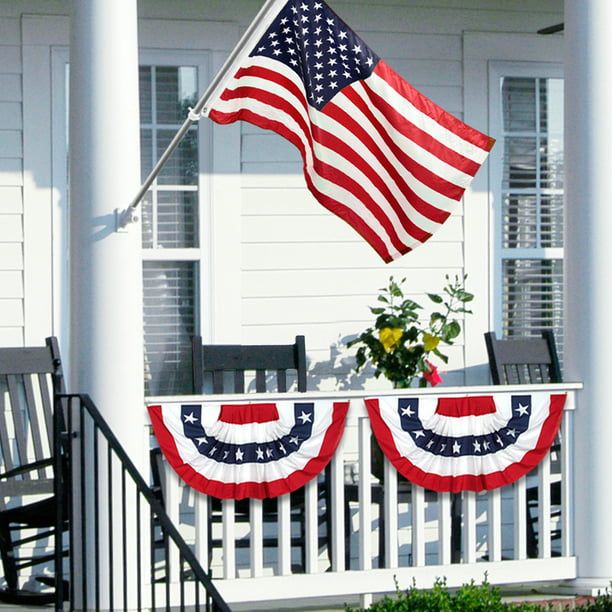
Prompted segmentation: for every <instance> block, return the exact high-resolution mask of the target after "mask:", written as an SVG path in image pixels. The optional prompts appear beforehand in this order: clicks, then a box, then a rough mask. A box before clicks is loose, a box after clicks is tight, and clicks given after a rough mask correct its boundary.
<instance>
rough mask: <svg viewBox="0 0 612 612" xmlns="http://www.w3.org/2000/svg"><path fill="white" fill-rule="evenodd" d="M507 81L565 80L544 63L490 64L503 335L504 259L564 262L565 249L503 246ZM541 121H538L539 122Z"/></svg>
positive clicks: (497, 310) (495, 314) (498, 325)
mask: <svg viewBox="0 0 612 612" xmlns="http://www.w3.org/2000/svg"><path fill="white" fill-rule="evenodd" d="M504 77H527V78H538V77H539V78H557V79H562V78H563V68H562V66H561V65H559V64H553V63H544V62H528V63H517V62H491V63H490V65H489V91H490V95H489V116H490V118H491V132H490V134H491V136H493V138H495V139H496V140H497V142H498V143H499V151H498V152H497V153H498V154H497V155H495V156H493V157H492V159H491V167H490V176H491V195H492V204H493V205H492V206H491V212H492V215H491V230H492V233H493V245H494V247H493V253H492V261H491V265H492V268H493V270H492V275H491V276H492V290H491V295H492V304H491V308H492V313H491V320H492V323H493V330H494V331H495V332H496V333H497V334H498V336H499V335H501V333H502V330H503V280H504V279H503V261H504V259H542V260H546V259H561V260H562V259H563V248H562V247H559V248H537V249H536V248H512V249H510V248H504V246H503V227H502V219H501V217H502V215H503V197H504V196H503V193H502V180H503V151H502V148H503V138H504V135H503V118H502V92H501V80H502V78H504ZM538 120H539V118H538Z"/></svg>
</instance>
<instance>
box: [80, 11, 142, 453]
mask: <svg viewBox="0 0 612 612" xmlns="http://www.w3.org/2000/svg"><path fill="white" fill-rule="evenodd" d="M139 186H140V145H139V109H138V38H137V9H136V0H74V1H73V15H72V43H71V55H70V216H71V227H70V231H71V234H70V243H71V252H70V260H71V309H72V310H71V348H72V352H71V356H72V359H71V361H72V363H71V366H72V367H71V370H72V379H71V385H72V387H73V389H75V390H78V391H79V392H84V393H88V394H90V395H91V397H92V399H93V401H94V402H95V403H96V404H97V406H98V407H99V409H100V411H101V412H102V414H103V415H104V417H105V418H106V419H107V421H108V422H109V424H110V426H111V427H112V429H113V431H114V432H115V433H116V435H117V436H118V438H119V440H120V441H121V443H122V444H123V445H124V446H125V447H126V450H127V451H128V454H129V455H130V456H131V457H132V458H133V459H134V460H135V461H136V463H137V464H138V463H140V462H141V459H140V457H141V455H142V451H143V436H142V435H141V434H142V432H143V427H144V407H143V402H144V386H143V349H142V342H143V341H142V334H143V332H142V270H141V265H142V264H141V254H140V226H139V225H132V226H129V227H128V229H127V231H125V232H116V231H115V220H114V214H113V211H114V209H115V208H122V209H123V208H125V207H126V206H127V205H128V203H129V202H130V201H131V199H132V198H133V197H134V194H135V193H136V191H137V190H138V187H139Z"/></svg>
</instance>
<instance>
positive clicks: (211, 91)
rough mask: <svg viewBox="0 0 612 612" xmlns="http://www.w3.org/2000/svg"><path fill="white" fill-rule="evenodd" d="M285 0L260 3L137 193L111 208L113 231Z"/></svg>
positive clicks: (130, 217) (127, 219) (130, 218)
mask: <svg viewBox="0 0 612 612" xmlns="http://www.w3.org/2000/svg"><path fill="white" fill-rule="evenodd" d="M285 2H286V0H266V2H265V3H264V5H263V6H262V7H261V9H260V10H259V12H258V13H257V15H256V16H255V19H253V21H252V22H251V24H250V25H249V27H248V28H247V29H246V31H245V33H244V34H243V35H242V37H241V38H240V40H239V41H238V44H237V45H236V46H235V47H234V49H233V51H232V52H231V53H230V55H229V57H228V58H227V60H225V62H224V64H223V66H222V67H221V70H219V72H218V73H217V74H216V75H215V77H214V78H213V80H212V81H211V82H210V84H209V85H208V87H207V88H206V90H205V91H204V93H203V94H202V96H201V97H200V99H199V100H198V102H197V104H196V105H195V106H194V107H193V108H190V109H189V114H188V115H187V118H186V119H185V121H184V122H183V125H182V126H181V127H180V128H179V130H178V132H177V133H176V134H175V135H174V138H173V139H172V140H171V141H170V144H168V146H167V147H166V150H165V151H164V152H163V153H162V155H161V157H160V158H159V161H158V162H157V163H156V164H155V166H154V167H153V169H152V170H151V172H150V173H149V176H147V178H146V179H145V181H144V183H143V184H142V185H141V187H140V189H139V190H138V193H136V195H135V196H134V199H133V200H132V201H131V202H130V205H129V206H128V207H127V208H126V209H125V210H123V211H120V210H115V226H116V228H115V229H116V231H118V230H121V229H123V228H124V227H125V226H126V225H128V224H130V223H134V222H135V221H137V220H138V217H137V216H136V214H135V213H136V208H137V207H138V205H139V204H140V203H141V201H142V198H144V196H145V194H146V193H147V191H148V190H149V188H150V187H151V185H152V184H153V182H154V181H155V179H156V178H157V176H158V175H159V173H160V172H161V170H162V168H163V167H164V165H165V164H166V162H167V161H168V159H169V158H170V156H171V155H172V153H174V150H175V149H176V148H177V147H178V146H179V144H180V142H181V140H183V138H184V137H185V134H186V133H187V132H188V131H189V128H190V127H191V126H192V125H193V124H194V123H195V122H196V121H199V119H200V118H201V117H202V113H203V112H204V111H205V110H206V105H207V104H208V102H209V101H210V100H211V99H212V98H214V96H215V95H216V94H217V92H218V90H219V89H220V87H221V85H222V84H224V82H225V80H226V79H227V75H228V73H229V74H233V72H230V69H231V67H232V65H233V64H234V63H235V62H236V60H237V59H238V58H239V57H240V56H241V55H242V52H243V50H244V47H245V46H246V44H247V43H248V42H249V41H250V40H251V39H252V38H254V35H255V34H259V35H260V36H261V33H260V30H263V29H264V28H265V27H267V25H268V21H267V19H266V18H267V17H268V14H269V13H270V12H271V11H272V9H273V8H275V6H276V5H280V4H284V3H285Z"/></svg>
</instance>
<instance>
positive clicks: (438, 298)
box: [427, 293, 443, 304]
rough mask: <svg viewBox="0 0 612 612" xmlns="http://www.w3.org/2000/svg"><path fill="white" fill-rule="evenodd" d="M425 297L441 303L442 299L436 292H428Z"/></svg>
mask: <svg viewBox="0 0 612 612" xmlns="http://www.w3.org/2000/svg"><path fill="white" fill-rule="evenodd" d="M427 297H428V298H429V299H430V300H431V301H432V302H434V303H436V304H441V303H442V301H443V300H442V298H441V297H440V296H439V295H438V294H437V293H428V294H427Z"/></svg>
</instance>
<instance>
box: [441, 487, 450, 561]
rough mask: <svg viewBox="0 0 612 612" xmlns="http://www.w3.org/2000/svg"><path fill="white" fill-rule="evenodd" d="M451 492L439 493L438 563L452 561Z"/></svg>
mask: <svg viewBox="0 0 612 612" xmlns="http://www.w3.org/2000/svg"><path fill="white" fill-rule="evenodd" d="M451 534H452V520H451V494H450V493H438V563H439V564H441V565H450V563H451Z"/></svg>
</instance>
